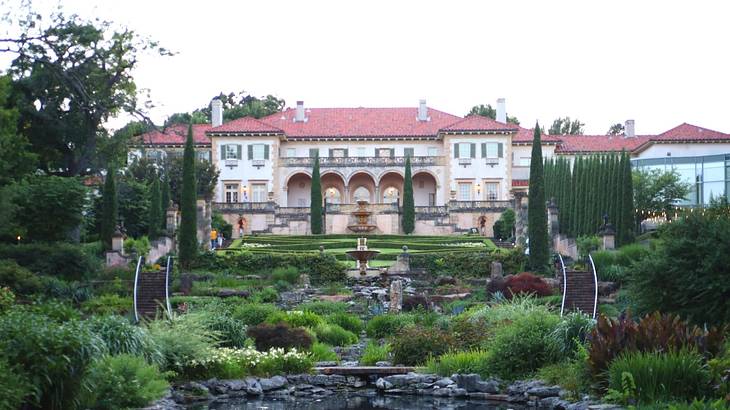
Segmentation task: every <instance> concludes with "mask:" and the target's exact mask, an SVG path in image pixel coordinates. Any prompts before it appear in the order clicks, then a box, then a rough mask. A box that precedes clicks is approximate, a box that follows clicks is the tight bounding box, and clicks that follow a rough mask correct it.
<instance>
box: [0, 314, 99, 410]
mask: <svg viewBox="0 0 730 410" xmlns="http://www.w3.org/2000/svg"><path fill="white" fill-rule="evenodd" d="M0 334H1V335H2V337H0V357H4V358H5V359H7V361H8V363H13V364H14V365H16V366H18V368H19V369H20V368H22V369H23V373H24V375H25V376H26V377H27V380H28V381H29V382H30V383H31V385H32V386H33V388H32V390H31V392H30V396H29V397H28V402H29V403H30V404H31V405H32V406H35V407H40V406H41V405H42V407H43V408H47V409H67V408H72V407H75V404H76V403H75V402H76V399H77V397H78V392H79V389H80V387H81V384H80V380H81V378H82V376H83V374H84V372H85V371H86V368H87V366H88V365H89V363H91V361H92V359H93V358H94V357H96V356H98V355H99V354H100V353H102V346H103V343H102V342H101V341H100V340H99V338H98V337H97V336H96V335H95V334H94V333H93V332H92V331H91V330H90V329H89V327H88V326H86V325H85V324H84V323H82V322H80V321H77V320H71V321H68V322H65V323H57V322H55V321H53V320H51V319H50V318H48V317H44V316H42V315H39V314H35V313H31V312H26V311H21V310H17V311H11V312H9V313H7V314H5V315H3V316H0Z"/></svg>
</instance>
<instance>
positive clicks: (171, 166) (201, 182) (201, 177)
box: [164, 155, 230, 238]
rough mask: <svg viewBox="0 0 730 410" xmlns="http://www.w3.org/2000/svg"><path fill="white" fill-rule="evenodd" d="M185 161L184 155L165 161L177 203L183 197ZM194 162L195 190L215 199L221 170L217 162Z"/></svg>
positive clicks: (168, 157)
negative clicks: (214, 195)
mask: <svg viewBox="0 0 730 410" xmlns="http://www.w3.org/2000/svg"><path fill="white" fill-rule="evenodd" d="M184 161H185V157H184V156H182V157H181V156H179V155H174V156H167V157H166V158H165V163H164V172H165V178H166V179H167V181H168V183H169V185H170V198H171V199H172V201H173V202H174V203H176V204H180V199H181V198H182V191H183V177H184V167H185V165H184ZM193 163H194V164H195V190H196V191H195V192H196V193H197V196H198V198H204V199H206V200H211V199H213V194H214V193H215V187H216V185H217V184H218V177H219V176H220V171H219V170H218V169H217V167H216V165H215V163H213V162H210V161H206V160H203V159H198V158H195V159H194V161H193ZM229 238H230V236H229Z"/></svg>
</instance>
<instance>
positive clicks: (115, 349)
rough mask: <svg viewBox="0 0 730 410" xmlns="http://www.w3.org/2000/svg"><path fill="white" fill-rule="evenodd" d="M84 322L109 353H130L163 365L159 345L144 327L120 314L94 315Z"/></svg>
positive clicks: (149, 361)
mask: <svg viewBox="0 0 730 410" xmlns="http://www.w3.org/2000/svg"><path fill="white" fill-rule="evenodd" d="M86 323H87V324H88V326H89V328H90V329H91V331H92V332H94V333H95V334H96V335H97V336H98V337H99V338H100V339H101V340H102V341H103V342H104V345H105V347H106V351H107V352H108V353H109V354H111V355H121V354H130V355H133V356H140V357H143V358H144V359H145V360H147V362H148V363H151V364H155V365H158V366H160V365H164V358H163V356H162V351H161V348H160V346H158V345H157V344H156V343H155V341H154V340H153V338H152V337H151V336H150V334H149V333H148V332H147V329H145V328H144V327H140V326H135V325H133V324H131V323H130V322H129V320H127V319H125V318H123V317H121V316H96V317H92V318H91V319H89V320H87V321H86Z"/></svg>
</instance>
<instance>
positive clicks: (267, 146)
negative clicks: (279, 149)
mask: <svg viewBox="0 0 730 410" xmlns="http://www.w3.org/2000/svg"><path fill="white" fill-rule="evenodd" d="M264 159H269V145H268V144H267V145H264Z"/></svg>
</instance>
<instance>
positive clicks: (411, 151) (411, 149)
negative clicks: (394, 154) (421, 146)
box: [403, 148, 413, 158]
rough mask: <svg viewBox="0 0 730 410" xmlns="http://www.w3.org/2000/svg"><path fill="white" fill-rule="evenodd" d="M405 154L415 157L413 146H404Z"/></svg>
mask: <svg viewBox="0 0 730 410" xmlns="http://www.w3.org/2000/svg"><path fill="white" fill-rule="evenodd" d="M403 156H405V157H411V158H412V157H413V148H403Z"/></svg>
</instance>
